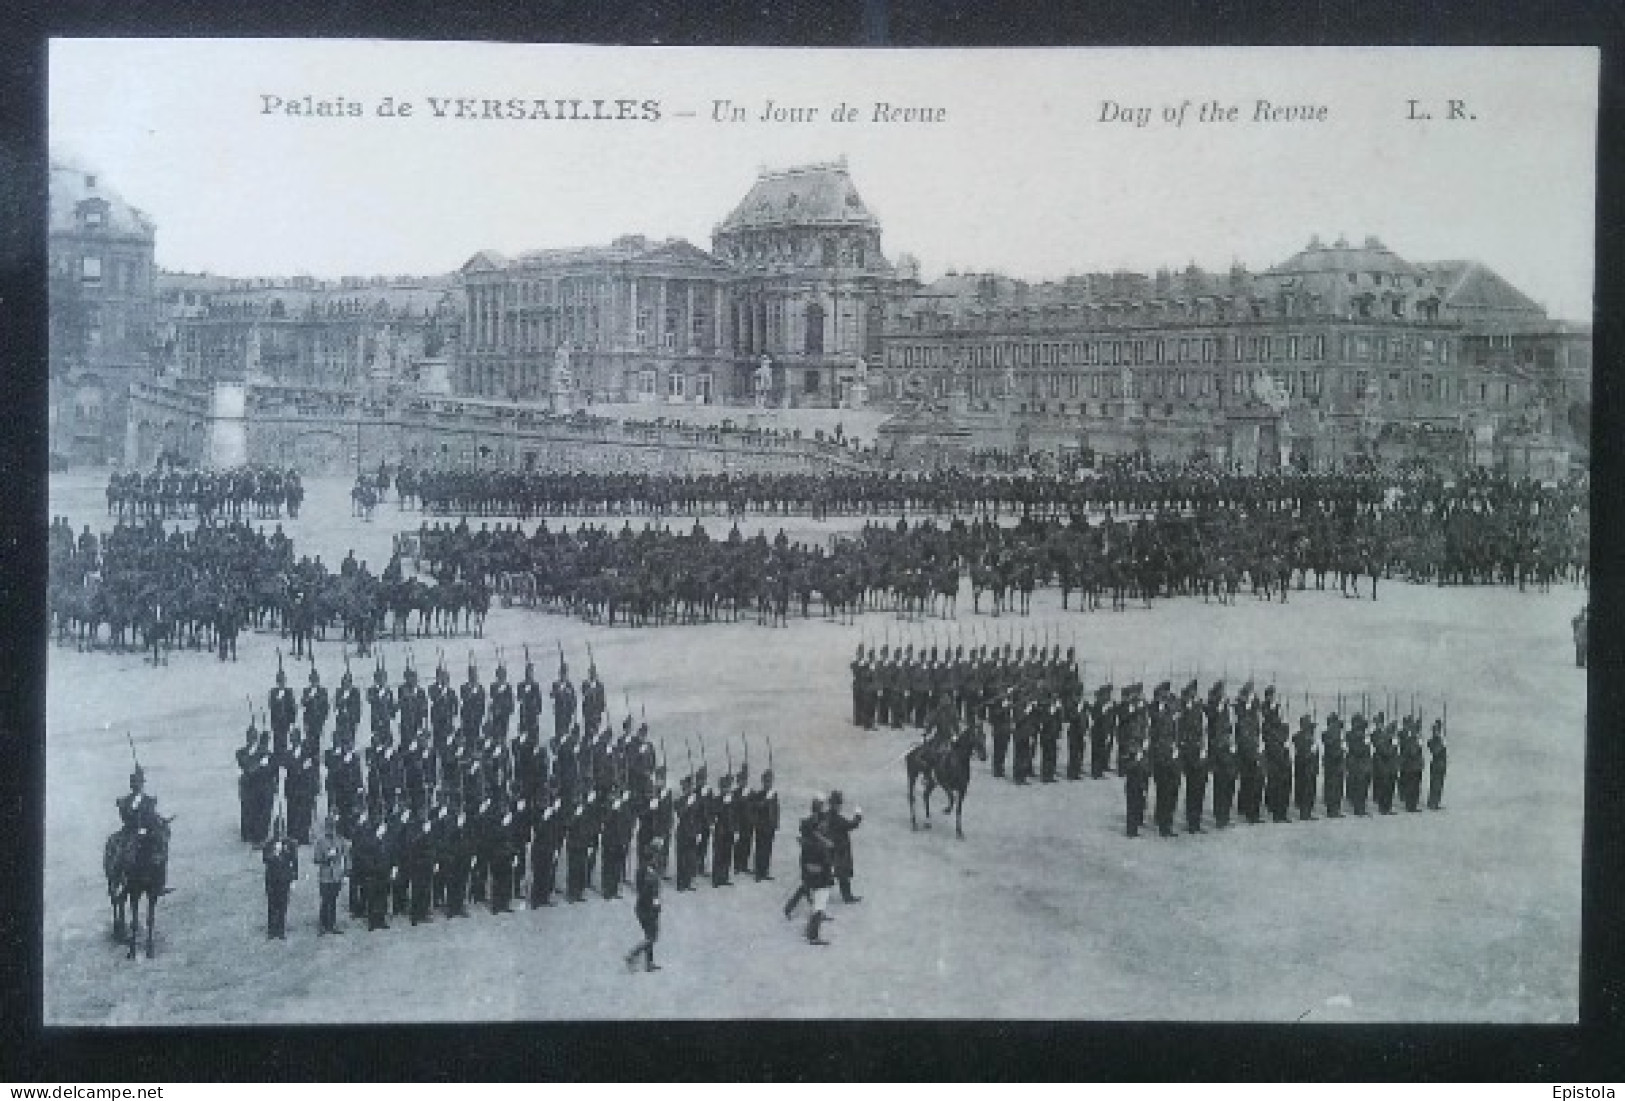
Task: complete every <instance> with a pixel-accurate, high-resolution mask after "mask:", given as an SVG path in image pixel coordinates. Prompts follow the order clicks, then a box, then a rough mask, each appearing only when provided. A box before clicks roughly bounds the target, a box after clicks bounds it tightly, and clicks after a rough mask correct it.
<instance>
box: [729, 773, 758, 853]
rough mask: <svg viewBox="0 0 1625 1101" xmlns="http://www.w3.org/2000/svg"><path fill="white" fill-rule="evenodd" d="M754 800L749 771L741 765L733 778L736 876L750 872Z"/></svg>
mask: <svg viewBox="0 0 1625 1101" xmlns="http://www.w3.org/2000/svg"><path fill="white" fill-rule="evenodd" d="M754 798H755V793H754V792H752V791H751V790H750V770H749V769H748V768H747V767H745V765H743V764H741V765H740V766H739V774H738V775H737V776H735V777H734V803H735V808H734V851H733V870H734V874H736V875H746V874H748V873H749V872H750V867H751V865H750V847H751V843H752V842H753V841H754V840H755V839H756V830H755V826H754V821H755V808H754V807H753V806H752V802H753V800H754Z"/></svg>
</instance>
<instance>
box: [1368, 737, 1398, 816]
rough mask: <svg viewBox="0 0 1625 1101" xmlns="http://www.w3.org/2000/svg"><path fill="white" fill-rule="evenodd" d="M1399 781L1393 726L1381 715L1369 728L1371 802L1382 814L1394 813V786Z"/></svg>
mask: <svg viewBox="0 0 1625 1101" xmlns="http://www.w3.org/2000/svg"><path fill="white" fill-rule="evenodd" d="M1398 779H1399V748H1398V747H1397V746H1396V745H1394V732H1393V724H1392V723H1388V722H1384V721H1383V718H1382V716H1381V715H1378V716H1377V721H1376V722H1375V723H1374V724H1373V725H1372V728H1371V800H1372V802H1374V803H1376V804H1377V810H1378V812H1379V813H1382V814H1393V813H1394V785H1395V783H1396V782H1397V781H1398Z"/></svg>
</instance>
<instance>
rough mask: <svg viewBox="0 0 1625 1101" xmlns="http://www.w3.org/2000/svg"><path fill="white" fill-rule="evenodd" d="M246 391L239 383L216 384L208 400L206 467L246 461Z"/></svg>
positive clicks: (240, 464) (218, 466)
mask: <svg viewBox="0 0 1625 1101" xmlns="http://www.w3.org/2000/svg"><path fill="white" fill-rule="evenodd" d="M247 406H248V388H247V387H246V386H245V385H243V384H242V383H240V382H217V383H215V385H214V392H213V393H212V394H211V395H210V398H209V465H210V466H213V467H216V468H225V467H233V466H243V465H245V464H246V463H247V462H248V421H247V419H246V416H245V414H246V411H247Z"/></svg>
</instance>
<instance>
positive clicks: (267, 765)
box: [248, 730, 282, 845]
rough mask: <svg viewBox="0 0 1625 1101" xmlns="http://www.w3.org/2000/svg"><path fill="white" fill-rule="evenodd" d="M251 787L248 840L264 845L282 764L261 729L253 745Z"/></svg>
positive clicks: (266, 735)
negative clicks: (252, 810) (252, 805)
mask: <svg viewBox="0 0 1625 1101" xmlns="http://www.w3.org/2000/svg"><path fill="white" fill-rule="evenodd" d="M251 776H252V780H251V783H252V788H253V793H254V817H253V820H252V821H251V822H250V823H249V827H250V828H249V834H248V840H249V841H250V842H251V843H252V844H255V845H264V844H265V842H266V840H267V838H268V837H269V836H270V833H271V817H272V813H273V811H274V810H275V807H276V789H277V782H278V781H279V780H280V779H281V776H282V766H281V765H280V763H279V762H278V758H277V756H276V754H275V753H273V752H272V751H271V742H270V736H269V734H268V733H267V732H266V731H264V730H261V731H260V732H259V741H258V742H257V743H255V746H254V758H253V771H252V774H251Z"/></svg>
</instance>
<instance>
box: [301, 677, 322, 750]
mask: <svg viewBox="0 0 1625 1101" xmlns="http://www.w3.org/2000/svg"><path fill="white" fill-rule="evenodd" d="M299 702H300V710H301V712H302V713H303V716H304V720H305V736H306V737H307V738H314V739H316V742H317V743H318V744H320V743H321V740H322V730H323V729H324V728H325V727H326V726H327V714H328V709H329V708H328V700H327V689H326V688H324V687H322V677H321V674H320V673H318V672H316V663H315V662H314V661H312V662H311V663H310V684H309V685H307V686H306V688H305V691H304V693H303V694H302V696H301V697H300V701H299Z"/></svg>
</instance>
